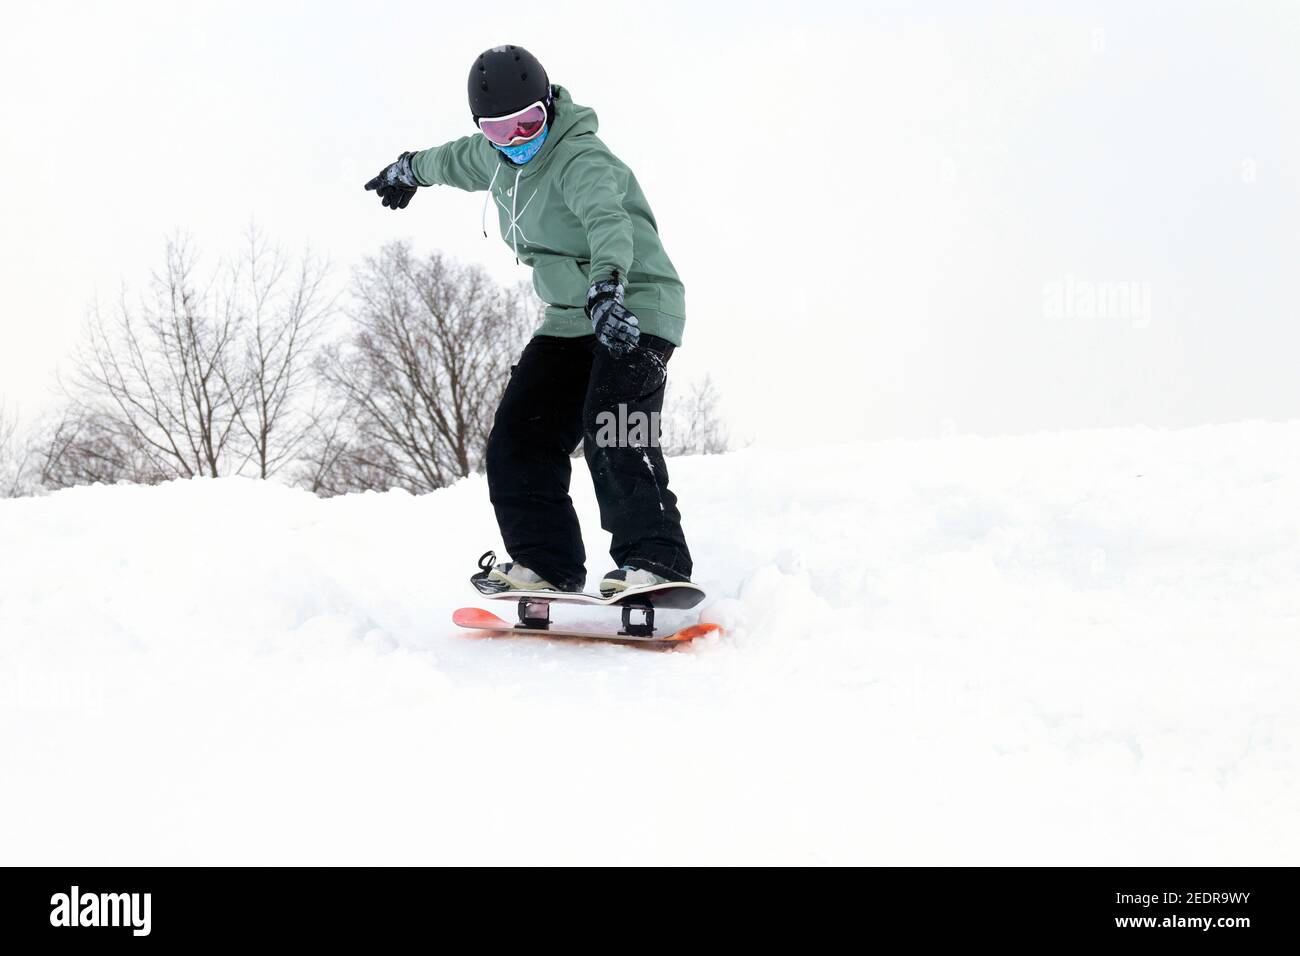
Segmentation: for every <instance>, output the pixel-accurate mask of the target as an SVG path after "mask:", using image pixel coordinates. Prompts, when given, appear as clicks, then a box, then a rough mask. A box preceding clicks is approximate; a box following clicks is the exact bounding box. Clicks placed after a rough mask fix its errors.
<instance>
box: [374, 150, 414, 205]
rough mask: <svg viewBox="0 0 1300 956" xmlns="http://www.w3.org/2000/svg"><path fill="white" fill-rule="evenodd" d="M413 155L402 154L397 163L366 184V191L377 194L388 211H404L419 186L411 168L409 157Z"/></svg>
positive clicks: (386, 167)
mask: <svg viewBox="0 0 1300 956" xmlns="http://www.w3.org/2000/svg"><path fill="white" fill-rule="evenodd" d="M414 155H415V154H414V153H409V152H408V153H403V154H402V155H401V156H398V157H397V162H395V163H390V164H389V165H388V166H385V167H384V169H383V172H381V173H380V174H379V175H378V176H376V177H375V178H374V179H372V180H370V182H368V183H366V189H373V190H374V191H375V192H377V193H379V198H380V199H382V200H383V201H384V205H385V206H387V207H388V208H389V209H405V208H406V204H407V203H408V202H410V201H411V197H412V196H414V195H415V190H416V188H417V187H418V186H419V185H420V182H419V180H417V179H416V178H415V170H413V169H412V168H411V157H412V156H414Z"/></svg>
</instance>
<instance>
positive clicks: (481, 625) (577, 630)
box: [451, 591, 722, 647]
mask: <svg viewBox="0 0 1300 956" xmlns="http://www.w3.org/2000/svg"><path fill="white" fill-rule="evenodd" d="M520 593H521V592H519V591H512V592H509V594H510V595H512V596H515V597H517V596H518V595H519V594H520ZM536 593H537V594H539V595H554V594H555V593H556V592H554V591H539V592H536ZM485 596H490V595H485ZM586 596H587V597H591V595H586ZM570 603H578V604H583V603H587V602H583V601H578V602H570ZM594 603H598V604H604V603H606V602H605V601H604V600H603V599H599V598H598V599H596V600H595V602H594ZM661 606H663V605H661ZM451 619H452V622H453V623H454V624H456V625H457V626H458V627H464V628H469V629H471V630H478V631H492V632H495V633H498V634H526V635H528V636H530V637H562V638H568V639H571V640H588V641H605V642H608V643H614V644H640V645H645V646H650V647H672V646H673V645H675V644H685V643H686V642H688V641H693V640H695V638H697V637H704V636H705V635H707V634H720V633H722V627H721V625H718V624H692V625H690V626H688V627H684V628H681V629H680V630H678V631H673V632H671V633H664V634H650V635H645V636H640V635H635V634H620V633H618V632H616V631H611V630H609V629H606V628H601V627H599V626H596V625H587V624H573V625H564V626H561V627H545V628H542V627H524V626H523V625H522V624H511V623H510V622H509V621H507V620H505V619H504V618H500V617H497V615H495V614H493V613H492V612H491V611H485V610H483V609H482V608H479V607H462V608H458V609H457V610H456V611H455V612H454V613H453V614H452V616H451Z"/></svg>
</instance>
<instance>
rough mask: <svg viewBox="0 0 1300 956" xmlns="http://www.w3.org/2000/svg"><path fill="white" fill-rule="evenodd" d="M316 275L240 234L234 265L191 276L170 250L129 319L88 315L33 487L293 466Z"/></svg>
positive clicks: (177, 248)
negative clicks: (63, 405) (63, 406)
mask: <svg viewBox="0 0 1300 956" xmlns="http://www.w3.org/2000/svg"><path fill="white" fill-rule="evenodd" d="M325 274H326V269H325V266H324V265H323V264H321V263H319V262H317V261H316V260H314V259H313V258H312V257H311V256H310V255H308V256H304V257H303V259H302V260H301V262H300V263H298V264H296V265H295V266H290V264H289V262H288V260H287V259H286V257H285V256H284V254H283V252H281V251H280V250H279V249H276V248H272V247H271V246H270V245H269V244H268V243H267V242H266V241H265V239H264V238H263V237H262V235H261V234H260V233H259V232H258V231H257V230H256V229H255V228H252V227H250V229H249V231H248V234H247V237H246V245H245V248H244V251H243V254H242V255H241V256H240V257H238V258H237V259H236V260H235V261H234V262H233V263H232V264H230V265H219V266H218V267H217V268H215V269H214V270H213V271H212V272H211V273H209V274H208V275H207V276H200V275H199V270H198V266H197V256H196V254H195V253H194V250H193V248H192V246H191V245H190V243H189V242H188V241H186V240H183V239H177V240H173V241H171V242H169V243H168V245H167V252H166V262H165V266H164V268H163V270H162V272H160V273H155V274H154V276H153V277H152V281H151V283H150V285H149V288H148V291H147V293H146V294H145V295H144V296H143V297H142V300H141V302H140V304H139V305H138V306H135V307H132V306H131V305H130V304H128V302H127V301H126V297H125V295H124V296H123V297H122V300H121V302H120V304H119V307H118V310H117V311H116V313H115V314H113V315H112V316H106V315H105V314H104V313H103V312H102V311H100V310H99V309H96V310H95V311H94V312H93V314H92V317H91V320H90V322H89V323H88V326H87V332H86V340H85V342H84V343H83V345H82V347H81V349H80V350H79V352H78V354H77V359H76V363H75V374H74V377H73V379H72V383H71V385H70V386H69V388H68V392H69V407H68V409H67V411H66V413H65V414H64V415H63V416H62V417H60V418H58V419H57V420H55V421H53V422H51V423H50V424H49V425H48V426H47V427H46V428H45V429H44V431H43V434H42V439H41V448H42V459H43V464H42V467H41V473H42V476H43V480H44V481H45V482H46V483H48V484H50V485H52V486H55V487H59V486H62V485H66V484H81V483H85V482H89V481H135V482H154V481H161V480H166V479H168V478H190V477H195V476H204V475H206V476H217V475H226V474H240V473H252V474H256V475H257V476H258V477H262V478H266V477H269V476H271V475H272V474H274V473H275V472H276V471H277V470H278V469H279V468H281V467H282V466H283V465H284V464H285V463H286V462H288V461H290V460H292V459H293V458H294V457H295V456H296V455H297V454H298V452H299V450H300V448H301V446H302V443H303V441H304V440H305V438H306V436H307V434H308V430H309V428H310V425H311V421H312V418H311V415H310V413H309V410H308V409H306V408H305V406H306V405H307V404H308V399H309V398H310V392H311V390H312V385H313V379H312V366H313V354H312V350H313V349H314V348H315V344H316V338H317V333H318V330H319V329H320V327H321V326H322V324H323V322H324V320H325V318H326V316H327V315H328V314H329V312H330V309H331V307H332V304H331V303H330V302H329V301H328V299H327V297H326V295H325V293H324V291H323V290H324V281H325Z"/></svg>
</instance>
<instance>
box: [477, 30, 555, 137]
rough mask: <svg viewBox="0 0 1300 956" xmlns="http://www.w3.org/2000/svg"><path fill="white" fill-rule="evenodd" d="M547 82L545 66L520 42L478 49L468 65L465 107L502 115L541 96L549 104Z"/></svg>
mask: <svg viewBox="0 0 1300 956" xmlns="http://www.w3.org/2000/svg"><path fill="white" fill-rule="evenodd" d="M550 96H551V83H550V80H548V79H547V77H546V70H545V69H543V68H542V64H541V63H539V62H537V57H535V56H533V55H532V54H531V53H529V52H528V51H527V50H525V49H524V48H523V47H521V46H494V47H493V48H492V49H490V50H485V51H484V52H483V53H480V54H479V56H478V59H476V60H475V61H474V65H473V66H471V67H470V68H469V111H470V113H471V114H472V115H473V117H474V122H476V123H477V122H478V120H479V117H482V116H506V115H508V114H510V113H514V112H516V111H518V110H521V109H523V108H524V107H526V106H530V105H532V104H533V103H536V102H537V101H538V100H541V101H542V102H543V103H546V105H547V107H548V112H549V107H550Z"/></svg>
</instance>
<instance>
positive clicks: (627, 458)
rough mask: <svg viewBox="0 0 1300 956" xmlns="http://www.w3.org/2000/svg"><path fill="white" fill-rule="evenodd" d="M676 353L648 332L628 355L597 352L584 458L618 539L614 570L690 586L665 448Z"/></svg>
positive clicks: (605, 519)
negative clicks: (663, 431) (663, 416)
mask: <svg viewBox="0 0 1300 956" xmlns="http://www.w3.org/2000/svg"><path fill="white" fill-rule="evenodd" d="M672 354H673V346H672V344H671V343H670V342H668V341H667V340H665V339H661V338H659V337H658V336H655V335H647V334H644V333H643V334H642V335H641V339H640V344H639V345H638V346H637V347H636V348H634V349H632V350H631V351H630V352H629V353H628V354H626V355H621V356H614V355H611V354H610V353H609V351H608V350H606V349H604V348H602V347H599V346H597V347H595V348H594V354H593V358H592V365H591V382H590V384H589V386H588V388H587V400H586V406H585V408H584V410H583V453H584V455H585V456H586V459H587V466H588V467H589V468H590V469H591V478H592V482H593V483H594V484H595V488H596V499H597V501H599V502H600V526H601V527H602V528H604V529H605V530H606V531H608V532H609V533H610V534H611V535H612V536H613V543H612V544H611V545H610V549H609V553H610V555H611V556H612V557H613V559H614V561H615V563H616V564H618V565H620V566H621V565H624V564H631V565H634V566H636V567H638V568H645V569H646V570H648V571H653V572H655V573H656V574H660V575H663V576H664V577H666V578H669V579H670V580H673V581H688V580H690V577H691V553H690V550H689V549H688V548H687V547H686V537H685V535H684V534H683V533H682V517H681V514H680V513H679V512H678V510H677V497H676V496H675V495H674V494H673V493H672V492H671V491H670V490H669V489H668V468H667V465H666V464H665V463H664V456H663V451H662V450H661V449H660V447H659V413H660V412H662V411H663V407H664V386H665V384H666V382H667V380H668V368H667V366H668V359H669V358H671V357H672ZM611 426H612V427H611Z"/></svg>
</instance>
